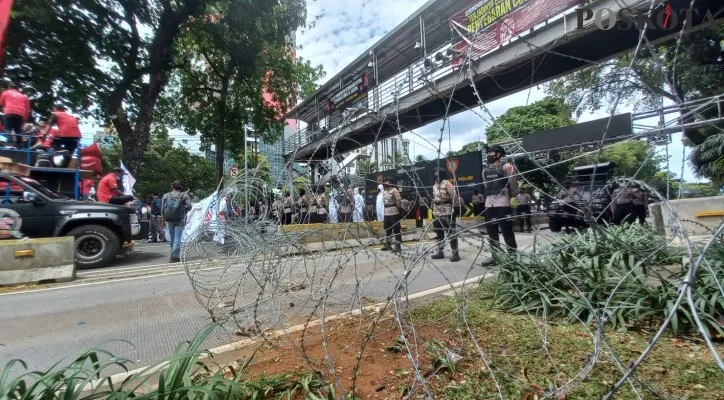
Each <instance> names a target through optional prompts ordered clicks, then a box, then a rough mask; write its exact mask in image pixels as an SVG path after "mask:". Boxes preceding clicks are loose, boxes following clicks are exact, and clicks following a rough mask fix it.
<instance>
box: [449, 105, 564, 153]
mask: <svg viewBox="0 0 724 400" xmlns="http://www.w3.org/2000/svg"><path fill="white" fill-rule="evenodd" d="M571 115H572V109H571V107H570V106H569V105H567V104H566V103H565V102H564V101H563V100H562V99H560V98H554V97H546V98H544V99H542V100H539V101H537V102H535V103H533V104H529V105H527V106H519V107H513V108H510V109H508V111H506V112H505V113H504V114H503V115H501V116H500V117H498V118H497V119H496V121H495V124H493V125H491V126H489V127H488V128H487V129H486V130H485V138H486V140H487V141H488V143H499V142H506V141H508V140H510V137H509V136H508V135H510V136H511V137H512V138H513V139H518V138H520V137H522V136H524V135H530V134H532V133H538V132H543V131H546V130H549V129H555V128H561V127H564V126H569V125H573V124H575V123H576V121H574V120H573V118H571ZM506 132H507V135H506ZM478 143H479V142H474V143H469V144H468V145H466V146H471V147H468V148H467V149H466V147H463V150H468V151H471V150H476V149H477V146H478Z"/></svg>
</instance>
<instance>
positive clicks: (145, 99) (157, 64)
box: [105, 0, 206, 175]
mask: <svg viewBox="0 0 724 400" xmlns="http://www.w3.org/2000/svg"><path fill="white" fill-rule="evenodd" d="M124 4H125V10H126V14H127V15H128V16H129V18H130V15H131V14H132V13H133V12H134V9H133V8H132V6H131V5H132V3H131V2H128V3H124ZM205 4H206V1H205V0H186V1H185V2H184V4H183V6H181V7H179V8H178V9H177V10H175V11H174V9H173V8H172V7H171V5H170V4H169V3H164V7H163V10H162V12H161V16H160V18H159V22H158V29H157V31H156V32H155V36H154V38H153V42H152V43H151V47H150V50H149V54H148V57H149V64H148V65H147V66H146V67H145V68H143V69H140V68H139V66H138V65H137V61H138V56H139V36H138V32H137V30H136V29H135V26H134V23H135V19H133V18H131V19H130V20H129V21H128V22H129V24H130V25H131V26H133V28H134V29H133V32H134V35H133V36H134V37H133V40H132V43H131V50H130V51H129V54H128V56H127V57H126V60H125V61H126V64H125V65H124V66H122V68H123V72H122V76H123V77H122V79H121V81H120V82H118V84H117V85H116V87H115V88H114V90H113V92H112V93H111V94H110V96H109V97H108V99H107V100H106V104H105V106H106V112H107V113H108V115H110V116H112V117H111V121H112V123H113V126H114V127H115V128H116V132H118V136H119V139H120V140H121V145H122V146H123V162H124V164H125V165H126V167H127V168H128V170H129V171H130V172H131V174H134V175H137V174H138V170H139V169H140V167H141V161H142V160H143V154H144V153H145V152H146V149H147V147H148V142H149V141H150V137H151V124H152V123H153V113H154V110H155V108H156V102H157V100H158V97H159V96H160V95H161V92H162V91H163V88H164V87H165V86H166V82H167V80H168V73H169V71H170V70H171V68H172V65H171V61H172V58H173V54H172V49H173V42H174V40H175V39H176V36H178V33H179V31H180V28H181V25H182V24H183V23H184V22H185V21H186V20H187V19H188V18H189V17H190V16H195V15H198V14H200V13H201V11H202V10H203V8H204V6H205ZM146 73H147V74H148V78H149V79H148V83H147V84H143V85H142V88H141V96H140V97H141V99H140V104H139V107H138V115H136V118H135V121H134V123H133V125H131V121H130V120H129V119H128V116H127V115H126V114H125V112H124V108H123V102H124V100H126V98H127V97H128V92H129V91H130V90H131V88H132V86H133V84H134V83H135V82H136V81H137V80H138V79H140V78H142V77H143V76H144V74H146ZM113 116H115V118H113Z"/></svg>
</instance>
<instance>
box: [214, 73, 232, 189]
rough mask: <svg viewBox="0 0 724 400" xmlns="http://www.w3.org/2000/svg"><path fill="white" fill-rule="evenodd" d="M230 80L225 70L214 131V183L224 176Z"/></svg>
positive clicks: (229, 74) (229, 75)
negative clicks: (215, 129) (216, 127)
mask: <svg viewBox="0 0 724 400" xmlns="http://www.w3.org/2000/svg"><path fill="white" fill-rule="evenodd" d="M230 80H231V72H230V71H227V72H226V76H224V77H222V82H221V91H220V93H219V103H218V108H217V111H216V113H217V118H218V121H219V125H218V129H217V131H216V143H215V144H216V158H215V161H216V183H217V184H218V183H219V182H221V178H223V177H224V151H225V149H226V137H227V136H226V135H227V132H226V129H227V126H226V111H227V110H226V101H227V98H228V96H229V81H230Z"/></svg>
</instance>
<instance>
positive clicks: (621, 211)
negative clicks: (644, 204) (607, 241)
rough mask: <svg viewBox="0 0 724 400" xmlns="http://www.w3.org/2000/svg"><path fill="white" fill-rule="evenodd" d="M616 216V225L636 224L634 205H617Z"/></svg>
mask: <svg viewBox="0 0 724 400" xmlns="http://www.w3.org/2000/svg"><path fill="white" fill-rule="evenodd" d="M615 214H616V215H615V223H616V225H621V224H623V223H627V222H634V221H635V220H636V210H635V209H634V205H633V203H625V204H616V213H615Z"/></svg>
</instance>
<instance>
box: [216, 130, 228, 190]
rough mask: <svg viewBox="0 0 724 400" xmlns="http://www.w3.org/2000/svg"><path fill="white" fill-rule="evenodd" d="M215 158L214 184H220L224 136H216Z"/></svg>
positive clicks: (222, 175) (222, 173) (222, 170)
mask: <svg viewBox="0 0 724 400" xmlns="http://www.w3.org/2000/svg"><path fill="white" fill-rule="evenodd" d="M215 145H216V156H215V158H214V161H215V164H216V174H215V178H216V184H217V185H218V184H219V182H221V178H223V177H224V150H225V147H226V146H225V145H226V137H224V135H218V136H216V143H215Z"/></svg>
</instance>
